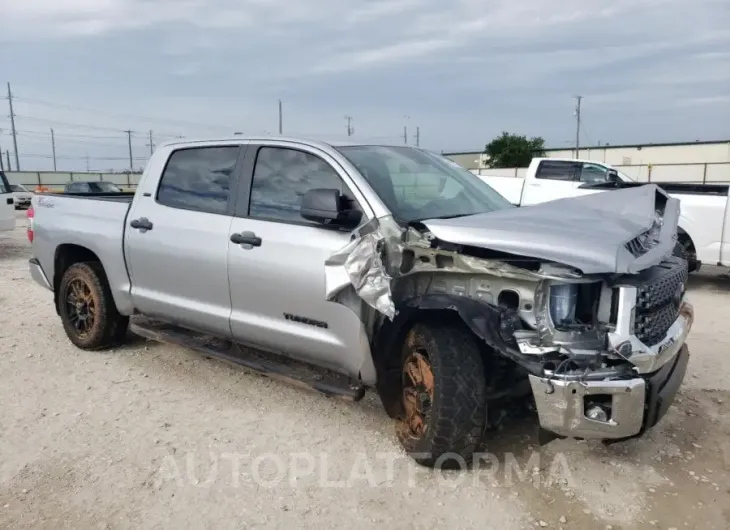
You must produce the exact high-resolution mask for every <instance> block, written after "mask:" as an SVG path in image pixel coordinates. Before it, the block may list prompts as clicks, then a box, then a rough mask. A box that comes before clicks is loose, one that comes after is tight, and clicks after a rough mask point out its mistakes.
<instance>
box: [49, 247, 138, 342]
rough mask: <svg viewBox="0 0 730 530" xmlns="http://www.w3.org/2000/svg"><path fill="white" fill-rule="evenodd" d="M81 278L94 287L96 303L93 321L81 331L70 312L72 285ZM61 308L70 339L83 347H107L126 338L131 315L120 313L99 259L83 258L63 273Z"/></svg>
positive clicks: (59, 290) (60, 283)
mask: <svg viewBox="0 0 730 530" xmlns="http://www.w3.org/2000/svg"><path fill="white" fill-rule="evenodd" d="M76 280H80V281H81V282H83V283H84V284H85V285H86V286H88V288H89V291H90V296H91V298H92V299H93V302H94V307H95V315H94V320H93V324H92V325H91V327H90V329H89V331H88V333H85V334H80V333H79V332H78V331H77V329H76V328H75V326H74V324H73V323H72V321H71V319H70V316H69V308H68V305H67V303H66V296H67V292H68V290H69V285H70V284H71V283H72V282H74V281H76ZM58 297H59V299H58V310H59V314H60V316H61V322H62V323H63V329H64V330H65V331H66V335H67V336H68V338H69V340H70V341H71V342H73V343H74V344H75V345H76V346H77V347H78V348H81V349H82V350H103V349H105V348H110V347H112V346H116V345H118V344H120V343H122V342H123V341H124V338H125V336H126V333H127V327H128V325H129V317H125V316H123V315H121V314H119V311H117V307H116V305H115V304H114V298H113V297H112V293H111V290H110V289H109V282H108V281H107V277H106V274H105V273H104V268H103V267H102V266H101V263H99V262H98V261H87V262H80V263H75V264H73V265H71V266H70V267H69V268H68V269H67V270H66V272H65V273H64V274H63V277H62V278H61V281H60V282H59V287H58Z"/></svg>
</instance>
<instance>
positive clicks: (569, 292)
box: [550, 283, 578, 327]
mask: <svg viewBox="0 0 730 530" xmlns="http://www.w3.org/2000/svg"><path fill="white" fill-rule="evenodd" d="M577 304H578V285H577V284H574V283H558V284H553V285H551V286H550V318H551V319H552V321H553V325H555V326H556V327H560V326H567V325H570V324H573V323H574V322H575V308H576V306H577Z"/></svg>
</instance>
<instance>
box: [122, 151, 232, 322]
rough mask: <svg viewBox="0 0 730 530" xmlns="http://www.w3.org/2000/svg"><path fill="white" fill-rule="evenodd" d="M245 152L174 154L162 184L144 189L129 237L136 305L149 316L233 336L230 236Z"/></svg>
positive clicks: (130, 218) (132, 213)
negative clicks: (234, 189) (237, 174)
mask: <svg viewBox="0 0 730 530" xmlns="http://www.w3.org/2000/svg"><path fill="white" fill-rule="evenodd" d="M240 149H241V148H240V147H239V146H237V145H236V146H220V147H200V148H188V149H178V150H175V151H172V153H171V155H170V157H169V159H168V161H167V164H166V166H165V168H164V171H163V172H162V177H161V179H160V182H159V186H158V187H157V188H156V189H146V188H145V189H140V190H138V191H137V194H138V197H137V198H135V201H134V206H133V207H132V210H131V211H130V212H129V215H128V216H127V227H126V229H125V232H126V238H125V239H126V256H127V265H128V267H129V272H130V276H131V279H132V289H131V294H132V299H133V302H134V305H135V307H136V308H137V309H138V310H139V311H140V312H141V313H142V314H145V315H147V316H152V317H159V318H161V319H163V320H168V321H172V322H174V323H175V324H179V325H182V326H185V327H188V328H191V329H197V330H199V331H203V332H207V333H215V334H218V335H222V336H230V327H229V323H228V319H229V315H230V311H231V301H230V296H229V291H228V233H229V229H230V226H231V220H232V218H233V217H232V208H233V204H232V200H231V196H232V195H233V193H232V192H231V183H232V182H233V181H234V178H233V177H234V173H235V168H236V161H237V158H238V154H239V151H240ZM160 170H162V168H160Z"/></svg>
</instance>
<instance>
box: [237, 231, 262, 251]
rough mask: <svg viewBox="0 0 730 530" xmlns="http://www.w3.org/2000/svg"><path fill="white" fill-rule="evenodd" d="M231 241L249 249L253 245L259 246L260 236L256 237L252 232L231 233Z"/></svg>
mask: <svg viewBox="0 0 730 530" xmlns="http://www.w3.org/2000/svg"><path fill="white" fill-rule="evenodd" d="M231 242H232V243H235V244H236V245H241V246H243V248H246V249H250V248H253V247H260V246H261V238H260V237H256V234H254V233H253V232H242V233H240V234H232V235H231Z"/></svg>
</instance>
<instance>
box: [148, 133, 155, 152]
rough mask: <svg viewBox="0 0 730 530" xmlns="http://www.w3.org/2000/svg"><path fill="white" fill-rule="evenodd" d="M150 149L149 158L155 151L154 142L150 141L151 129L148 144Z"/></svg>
mask: <svg viewBox="0 0 730 530" xmlns="http://www.w3.org/2000/svg"><path fill="white" fill-rule="evenodd" d="M148 145H149V148H150V156H152V153H154V151H155V142H154V140H153V139H152V129H150V143H149V144H148Z"/></svg>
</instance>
